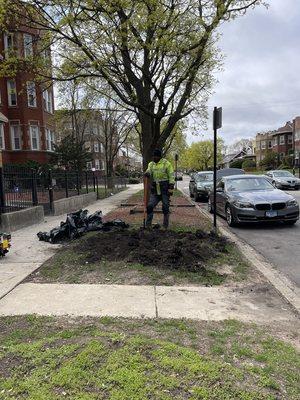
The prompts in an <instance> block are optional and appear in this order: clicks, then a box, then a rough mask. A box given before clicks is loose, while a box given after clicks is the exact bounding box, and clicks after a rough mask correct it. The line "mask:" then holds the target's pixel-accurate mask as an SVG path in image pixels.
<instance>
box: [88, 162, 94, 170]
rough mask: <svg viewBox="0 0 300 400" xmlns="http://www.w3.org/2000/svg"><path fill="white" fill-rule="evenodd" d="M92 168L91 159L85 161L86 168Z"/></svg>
mask: <svg viewBox="0 0 300 400" xmlns="http://www.w3.org/2000/svg"><path fill="white" fill-rule="evenodd" d="M92 168H93V164H92V162H91V161H89V162H87V163H86V169H87V170H91V169H92Z"/></svg>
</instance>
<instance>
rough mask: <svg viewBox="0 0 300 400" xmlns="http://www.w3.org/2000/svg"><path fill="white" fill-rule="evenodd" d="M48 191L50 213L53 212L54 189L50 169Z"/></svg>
mask: <svg viewBox="0 0 300 400" xmlns="http://www.w3.org/2000/svg"><path fill="white" fill-rule="evenodd" d="M48 185H49V186H48V188H49V189H48V190H49V207H50V211H51V212H53V201H54V199H53V187H52V171H51V169H49V174H48Z"/></svg>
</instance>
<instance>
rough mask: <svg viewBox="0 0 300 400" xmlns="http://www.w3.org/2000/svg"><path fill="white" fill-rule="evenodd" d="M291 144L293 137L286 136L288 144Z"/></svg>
mask: <svg viewBox="0 0 300 400" xmlns="http://www.w3.org/2000/svg"><path fill="white" fill-rule="evenodd" d="M292 143H293V136H292V135H289V136H288V144H292Z"/></svg>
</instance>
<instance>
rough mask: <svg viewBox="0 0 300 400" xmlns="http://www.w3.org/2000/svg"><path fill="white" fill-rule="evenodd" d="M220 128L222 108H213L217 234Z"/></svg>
mask: <svg viewBox="0 0 300 400" xmlns="http://www.w3.org/2000/svg"><path fill="white" fill-rule="evenodd" d="M221 127H222V107H220V108H218V107H214V114H213V128H214V201H213V208H214V210H213V211H214V231H215V232H217V149H218V137H217V130H218V129H220V128H221Z"/></svg>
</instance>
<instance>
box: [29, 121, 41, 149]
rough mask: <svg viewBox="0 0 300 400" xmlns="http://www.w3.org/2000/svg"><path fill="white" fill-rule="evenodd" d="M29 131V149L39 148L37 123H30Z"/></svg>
mask: <svg viewBox="0 0 300 400" xmlns="http://www.w3.org/2000/svg"><path fill="white" fill-rule="evenodd" d="M29 132H30V143H31V150H39V148H40V137H39V127H38V126H37V125H30V127H29Z"/></svg>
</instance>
